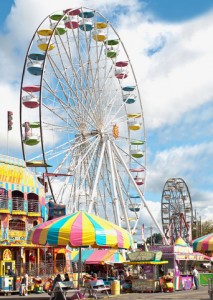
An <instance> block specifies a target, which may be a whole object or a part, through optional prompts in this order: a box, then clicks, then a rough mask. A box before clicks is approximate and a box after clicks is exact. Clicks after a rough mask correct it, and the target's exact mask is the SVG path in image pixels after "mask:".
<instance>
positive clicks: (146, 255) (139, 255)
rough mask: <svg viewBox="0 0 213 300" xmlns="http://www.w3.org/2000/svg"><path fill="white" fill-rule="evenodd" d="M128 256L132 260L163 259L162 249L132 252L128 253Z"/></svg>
mask: <svg viewBox="0 0 213 300" xmlns="http://www.w3.org/2000/svg"><path fill="white" fill-rule="evenodd" d="M127 257H128V259H129V260H130V261H139V262H140V261H153V260H154V261H155V260H157V261H159V260H161V257H162V252H161V251H157V252H154V251H148V252H145V251H136V252H131V253H128V254H127Z"/></svg>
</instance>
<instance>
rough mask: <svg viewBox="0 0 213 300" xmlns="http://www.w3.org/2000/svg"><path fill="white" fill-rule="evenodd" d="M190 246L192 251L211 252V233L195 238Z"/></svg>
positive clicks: (212, 241) (212, 239)
mask: <svg viewBox="0 0 213 300" xmlns="http://www.w3.org/2000/svg"><path fill="white" fill-rule="evenodd" d="M192 244H193V250H194V251H213V233H210V234H207V235H204V236H201V237H199V238H197V239H196V240H194V241H193V243H192Z"/></svg>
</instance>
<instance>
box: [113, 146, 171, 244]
mask: <svg viewBox="0 0 213 300" xmlns="http://www.w3.org/2000/svg"><path fill="white" fill-rule="evenodd" d="M112 146H113V148H114V150H115V152H116V154H117V156H118V158H119V159H120V162H121V163H122V165H123V167H124V168H125V170H126V172H127V174H128V175H129V177H130V180H131V181H132V183H133V185H134V186H135V188H136V190H137V192H138V194H139V195H140V197H141V200H142V202H143V204H144V207H146V209H147V211H148V213H149V215H150V217H151V218H152V220H153V222H154V223H155V225H156V226H157V228H158V230H159V231H160V233H161V235H162V237H163V239H164V240H165V243H166V244H167V245H169V242H168V240H167V238H166V236H165V234H164V232H163V230H162V229H161V228H160V226H159V225H158V222H157V220H156V219H155V217H154V216H153V215H152V213H151V210H150V209H149V207H148V205H147V203H146V201H145V198H144V196H143V194H142V193H141V190H140V189H139V187H138V186H137V184H136V183H135V180H134V178H133V176H132V174H131V173H130V171H129V169H128V167H127V166H126V164H125V162H124V160H123V158H122V156H121V155H120V153H119V151H118V149H117V147H116V145H114V144H113V143H112Z"/></svg>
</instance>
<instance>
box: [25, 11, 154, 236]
mask: <svg viewBox="0 0 213 300" xmlns="http://www.w3.org/2000/svg"><path fill="white" fill-rule="evenodd" d="M20 130H21V136H22V151H23V157H24V160H25V161H26V164H27V166H29V167H35V168H37V170H38V168H40V173H41V174H44V178H43V182H44V181H45V180H46V181H47V188H48V191H49V193H50V194H51V197H52V198H53V200H54V201H55V202H56V203H63V204H65V205H66V208H67V212H70V213H72V212H75V211H77V210H85V211H87V212H90V213H95V214H96V215H100V216H102V217H104V218H106V219H108V220H110V221H113V222H115V223H116V224H118V225H120V226H123V227H124V228H127V229H128V230H129V231H130V232H132V233H135V232H136V228H137V224H138V220H139V217H140V214H141V209H142V206H146V208H147V209H148V207H147V205H146V203H145V200H144V186H145V180H146V137H145V128H144V117H143V110H142V104H141V97H140V93H139V87H138V84H137V81H136V78H135V74H134V71H133V68H132V64H131V61H130V59H129V56H128V54H127V51H126V49H125V47H124V45H123V43H122V41H121V39H120V37H119V35H118V33H117V32H116V30H115V29H114V28H113V26H112V25H111V24H110V22H109V21H108V20H107V19H106V18H105V17H104V16H103V15H102V14H100V13H99V12H97V11H95V10H93V9H89V8H85V7H80V8H75V9H66V10H64V11H59V12H55V13H53V14H50V15H49V16H47V17H46V19H45V20H43V21H42V22H41V24H40V25H39V26H38V28H37V29H36V31H35V33H34V35H33V37H32V40H31V42H30V45H29V48H28V51H27V54H26V58H25V63H24V69H23V74H22V82H21V91H20ZM148 210H149V209H148ZM149 212H150V211H149ZM150 215H151V217H152V218H153V220H154V222H156V221H155V219H154V217H153V216H152V214H151V212H150Z"/></svg>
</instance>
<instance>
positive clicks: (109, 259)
mask: <svg viewBox="0 0 213 300" xmlns="http://www.w3.org/2000/svg"><path fill="white" fill-rule="evenodd" d="M76 252H77V253H76ZM78 259H79V253H78V251H75V254H74V255H73V259H72V262H77V261H78ZM82 262H83V263H86V264H88V265H90V264H95V265H104V264H110V263H112V264H118V263H124V262H126V261H125V259H124V257H123V256H122V254H121V253H119V252H118V251H117V250H113V249H101V250H100V249H99V250H97V249H96V250H94V249H86V250H82Z"/></svg>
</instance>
